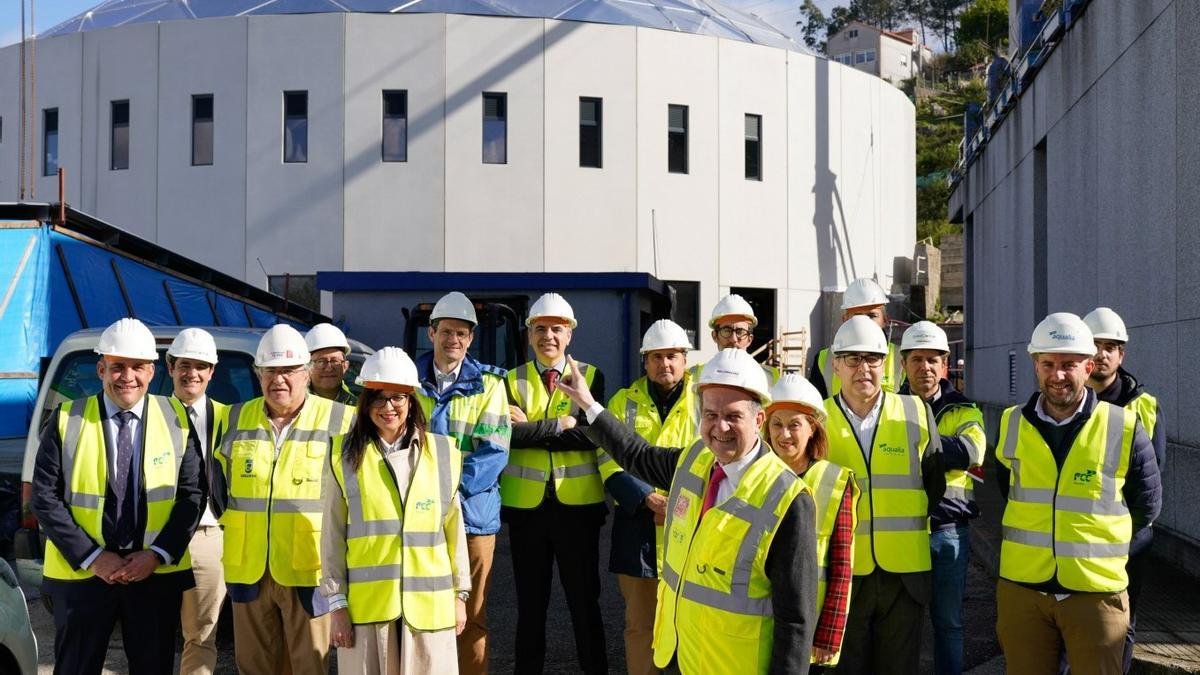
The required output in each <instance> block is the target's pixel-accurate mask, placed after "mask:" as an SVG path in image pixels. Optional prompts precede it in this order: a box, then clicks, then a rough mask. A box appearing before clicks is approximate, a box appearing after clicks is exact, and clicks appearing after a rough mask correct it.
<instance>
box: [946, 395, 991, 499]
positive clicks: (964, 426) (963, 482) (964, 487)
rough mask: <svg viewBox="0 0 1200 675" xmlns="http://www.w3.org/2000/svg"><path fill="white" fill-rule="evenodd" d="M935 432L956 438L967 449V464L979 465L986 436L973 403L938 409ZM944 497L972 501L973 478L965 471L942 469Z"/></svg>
mask: <svg viewBox="0 0 1200 675" xmlns="http://www.w3.org/2000/svg"><path fill="white" fill-rule="evenodd" d="M937 424H938V433H939V434H941V435H943V436H954V437H956V438H957V439H958V440H959V441H960V442H961V443H962V444H963V445H964V446H965V447H966V449H967V455H968V458H969V459H968V461H969V462H970V464H971V466H975V465H979V464H983V460H984V454H985V453H986V452H987V436H986V435H985V433H984V430H983V413H982V412H980V410H979V408H977V407H976V406H975V405H974V404H971V405H954V406H952V407H948V408H945V409H943V410H942V413H941V415H940V416H939V417H938V420H937ZM943 498H945V499H957V500H959V501H964V502H968V503H971V502H974V501H975V480H974V479H973V478H971V475H970V474H968V473H967V472H966V471H961V470H957V469H954V470H950V471H947V472H946V492H945V494H944V495H943Z"/></svg>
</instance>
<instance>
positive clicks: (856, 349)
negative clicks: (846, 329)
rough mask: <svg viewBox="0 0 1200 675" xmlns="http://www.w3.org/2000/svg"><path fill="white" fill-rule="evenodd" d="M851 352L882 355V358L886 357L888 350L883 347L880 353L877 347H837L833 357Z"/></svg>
mask: <svg viewBox="0 0 1200 675" xmlns="http://www.w3.org/2000/svg"><path fill="white" fill-rule="evenodd" d="M851 352H861V353H864V354H882V355H884V356H887V353H888V349H887V348H886V347H884V348H883V350H882V351H881V350H880V349H879V347H876V346H875V345H863V344H858V345H846V346H845V347H839V348H838V349H836V350H834V352H833V355H834V356H838V355H840V354H849V353H851Z"/></svg>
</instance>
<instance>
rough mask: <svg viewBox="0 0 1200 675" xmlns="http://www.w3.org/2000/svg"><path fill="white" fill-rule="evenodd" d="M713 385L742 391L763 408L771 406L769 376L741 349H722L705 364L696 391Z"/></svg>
mask: <svg viewBox="0 0 1200 675" xmlns="http://www.w3.org/2000/svg"><path fill="white" fill-rule="evenodd" d="M713 385H719V386H722V387H735V388H737V389H742V390H745V391H746V392H747V393H749V394H752V395H753V396H754V397H755V398H757V399H758V402H759V403H761V404H762V405H763V406H767V405H770V404H771V389H770V383H769V382H768V381H767V374H766V373H765V372H763V369H762V365H760V364H759V362H758V361H755V360H754V357H753V356H750V354H748V353H747V352H746V351H744V350H741V349H733V348H730V349H722V350H721V351H719V352H717V355H716V356H714V357H712V359H711V360H709V362H708V363H706V364H704V369H703V370H701V371H700V381H699V383H697V384H696V391H702V390H703V389H704V388H705V387H708V386H713Z"/></svg>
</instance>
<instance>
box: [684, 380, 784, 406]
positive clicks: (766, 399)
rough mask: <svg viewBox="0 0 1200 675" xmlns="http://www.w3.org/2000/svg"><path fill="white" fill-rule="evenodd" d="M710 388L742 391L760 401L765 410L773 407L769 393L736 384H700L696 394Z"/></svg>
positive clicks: (697, 385)
mask: <svg viewBox="0 0 1200 675" xmlns="http://www.w3.org/2000/svg"><path fill="white" fill-rule="evenodd" d="M709 387H719V388H722V389H736V390H737V391H740V392H742V393H745V394H749V395H750V396H752V397H754V398H756V399H758V402H759V404H760V405H762V406H763V407H764V408H765V407H767V406H769V405H771V396H770V394H767V393H765V392H761V391H754V390H753V389H748V388H746V387H741V386H738V385H736V384H726V383H724V382H698V383H697V384H696V393H697V394H699V393H701V392H702V391H704V390H705V389H707V388H709Z"/></svg>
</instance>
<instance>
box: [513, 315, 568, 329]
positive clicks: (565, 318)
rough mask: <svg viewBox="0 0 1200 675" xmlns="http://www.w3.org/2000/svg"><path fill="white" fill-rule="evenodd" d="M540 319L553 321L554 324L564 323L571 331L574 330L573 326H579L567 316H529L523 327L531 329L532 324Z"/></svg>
mask: <svg viewBox="0 0 1200 675" xmlns="http://www.w3.org/2000/svg"><path fill="white" fill-rule="evenodd" d="M542 319H553V320H554V321H555V322H556V323H565V324H567V325H568V326H570V327H571V329H572V330H574V329H575V326H577V325H579V322H577V321H576V320H575V319H572V318H571V317H569V316H554V315H551V314H547V315H545V316H531V317H529V318H528V319H525V327H526V328H532V327H533V324H535V323H537V322H538V321H541V320H542Z"/></svg>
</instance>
